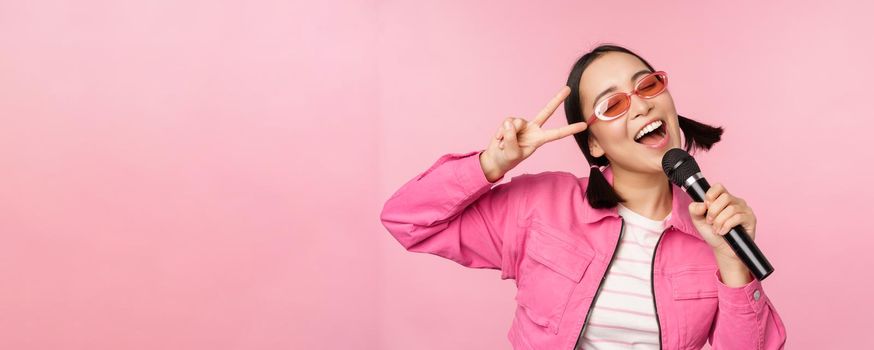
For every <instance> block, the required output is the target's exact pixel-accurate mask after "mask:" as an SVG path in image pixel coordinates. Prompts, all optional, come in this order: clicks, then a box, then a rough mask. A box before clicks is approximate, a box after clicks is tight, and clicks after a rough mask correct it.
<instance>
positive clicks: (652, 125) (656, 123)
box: [634, 120, 662, 141]
mask: <svg viewBox="0 0 874 350" xmlns="http://www.w3.org/2000/svg"><path fill="white" fill-rule="evenodd" d="M660 126H662V121H661V120H656V121H654V122H652V123H649V125H647V126H645V127H643V129H640V132H638V133H637V136H634V140H635V141H637V140H639V139H640V138H641V137H643V136H644V135H646V134H648V133H649V132H650V131H653V130H655V129H658V127H660Z"/></svg>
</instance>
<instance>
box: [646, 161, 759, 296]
mask: <svg viewBox="0 0 874 350" xmlns="http://www.w3.org/2000/svg"><path fill="white" fill-rule="evenodd" d="M662 168H663V169H664V170H665V174H667V175H668V179H670V180H671V182H672V183H674V184H675V185H677V186H679V187H681V188H683V191H685V192H686V194H688V195H689V197H692V200H694V201H696V202H703V201H704V198H705V194H706V193H707V190H709V189H710V184H709V183H707V180H706V179H705V178H704V175H701V168H699V167H698V163H697V162H696V161H695V158H692V156H691V155H689V153H687V152H686V151H684V150H682V149H679V148H672V149H670V150H668V152H667V153H665V155H664V156H663V157H662ZM722 238H725V240H726V241H727V242H728V245H729V246H731V249H732V250H734V253H735V254H737V256H738V258H740V260H741V261H743V263H744V265H746V266H747V268H748V269H749V270H750V272H752V273H753V275H754V276H755V277H756V279H758V280H759V281H761V280H764V279H765V277H768V276H769V275H771V273H772V272H774V267H772V266H771V263H769V262H768V259H765V256H764V255H763V254H762V251H761V250H759V247H758V246H756V244H755V243H754V242H753V240H752V239H750V236H749V235H748V234H747V232H746V231H745V230H744V229H743V226H741V225H737V226H735V227H732V228H731V230H729V231H728V233H726V234H725V235H724V236H722Z"/></svg>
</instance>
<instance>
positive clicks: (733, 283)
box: [716, 259, 752, 287]
mask: <svg viewBox="0 0 874 350" xmlns="http://www.w3.org/2000/svg"><path fill="white" fill-rule="evenodd" d="M716 263H717V265H718V266H719V275H720V278H721V279H722V283H723V284H725V285H726V286H729V287H742V286H744V285H746V284H748V283H750V281H752V277H751V275H750V270H749V269H748V268H747V267H746V265H744V264H743V262H742V261H740V260H738V259H722V260H720V259H717V261H716Z"/></svg>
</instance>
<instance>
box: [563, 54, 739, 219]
mask: <svg viewBox="0 0 874 350" xmlns="http://www.w3.org/2000/svg"><path fill="white" fill-rule="evenodd" d="M607 52H623V53H627V54H629V55H632V56H634V57H637V58H638V59H640V61H641V62H643V64H645V65H646V67H647V68H649V69H650V71H655V69H653V67H652V66H651V65H650V64H649V62H647V61H646V60H645V59H643V57H640V56H639V55H637V54H636V53H634V52H631V50H629V49H626V48H624V47H621V46H618V45H611V44H604V45H600V46H598V47H596V48H595V49H593V50H592V51H590V52H588V53H586V54H584V55H583V56H582V57H580V58H579V59H578V60H577V62H576V63H574V65H573V67H572V68H571V72H570V74H569V75H568V78H567V86H568V87H570V88H571V93H570V95H569V96H568V97H567V99H565V101H564V110H565V116H567V122H568V125H570V124H573V123H579V122H582V121H585V119H584V118H583V106H582V104H581V99H580V79H581V78H582V76H583V71H585V70H586V68H587V67H588V66H589V65H590V64H591V63H592V62H593V61H595V60H596V59H597V58H598V57H601V55H603V54H604V53H607ZM677 120H678V123H679V126H680V129H681V130H683V134H684V136H685V141H686V144H685V147H684V148H685V150H686V152H689V151H691V150H692V149H703V150H709V149H710V147H713V144H715V143H717V142H719V140H720V139H721V137H722V132H723V128H722V127H714V126H710V125H707V124H703V123H700V122H697V121H694V120H692V119H689V118H686V117H683V116H681V115H677ZM574 139H576V141H577V145H579V146H580V150H582V151H583V155H584V156H585V157H586V160H587V161H588V162H589V164H591V165H596V166H599V167H600V166H605V165H607V164H609V160H607V157H606V156H601V157H597V158H595V157H594V156H592V153H591V151H590V150H589V129H588V128H587V129H586V130H584V131H583V132H578V133H576V134H574ZM586 198H587V199H588V200H589V205H591V206H592V207H593V208H613V207H615V206H616V205H617V204H619V203H620V202H625V199H623V198H622V197H620V196H619V194H617V193H616V191H615V190H614V189H613V187H612V186H610V183H609V182H607V179H606V178H604V174H602V173H601V170H600V169H598V168H596V167H592V168H591V170H590V171H589V184H588V188H587V189H586Z"/></svg>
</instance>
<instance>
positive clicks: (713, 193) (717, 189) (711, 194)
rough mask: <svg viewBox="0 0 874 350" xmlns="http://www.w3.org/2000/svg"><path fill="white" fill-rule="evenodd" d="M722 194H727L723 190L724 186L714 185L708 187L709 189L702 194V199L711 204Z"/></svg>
mask: <svg viewBox="0 0 874 350" xmlns="http://www.w3.org/2000/svg"><path fill="white" fill-rule="evenodd" d="M723 192H728V191H726V190H725V186H723V185H722V184H721V183H717V184H714V185H713V186H710V189H709V190H707V193H705V194H704V199H706V200H708V201H710V202H711V203H712V202H713V201H715V200H716V197H719V195H721V194H722V193H723Z"/></svg>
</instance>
